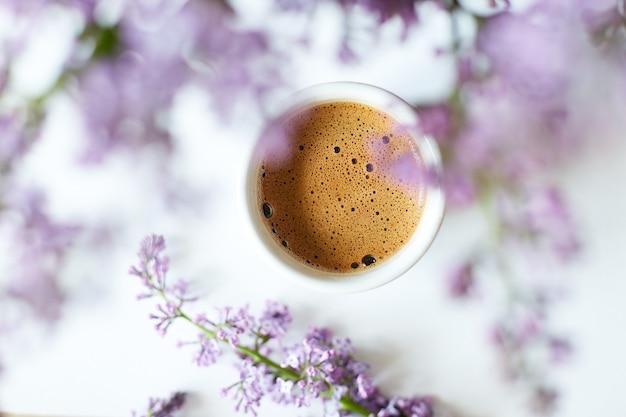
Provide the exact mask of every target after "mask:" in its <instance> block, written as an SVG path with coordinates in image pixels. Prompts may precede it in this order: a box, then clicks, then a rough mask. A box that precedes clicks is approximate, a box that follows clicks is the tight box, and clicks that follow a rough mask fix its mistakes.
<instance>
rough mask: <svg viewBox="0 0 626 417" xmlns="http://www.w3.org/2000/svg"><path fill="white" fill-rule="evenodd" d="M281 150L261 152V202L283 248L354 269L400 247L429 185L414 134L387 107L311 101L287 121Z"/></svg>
mask: <svg viewBox="0 0 626 417" xmlns="http://www.w3.org/2000/svg"><path fill="white" fill-rule="evenodd" d="M280 128H281V132H284V134H285V138H286V139H285V141H284V143H282V144H281V147H282V150H281V152H269V151H268V153H267V154H266V155H263V156H262V159H261V161H262V162H261V163H260V165H259V172H258V183H257V201H258V207H259V210H260V212H261V215H262V218H263V220H264V223H265V226H266V229H267V232H268V233H269V234H270V235H271V236H272V238H273V239H274V240H275V242H276V244H277V245H278V246H279V247H280V248H282V250H284V251H286V252H287V253H289V254H290V255H291V256H292V257H293V258H295V259H297V260H298V261H299V262H302V263H303V264H307V265H309V266H311V267H313V268H317V269H320V270H323V271H329V272H338V273H354V272H359V271H363V270H364V269H368V268H372V267H375V266H376V265H379V264H380V263H382V262H385V261H386V260H387V259H389V258H390V257H391V256H393V255H394V254H395V253H396V252H398V251H399V250H400V249H401V248H402V247H403V246H404V245H405V244H406V243H407V242H408V241H409V239H410V238H411V236H412V235H413V233H414V232H415V230H416V228H417V226H418V224H419V222H420V219H421V216H422V210H423V204H424V199H425V193H424V191H423V187H422V186H421V185H420V182H419V181H418V177H419V173H420V172H421V166H422V163H421V158H420V155H419V152H418V150H417V148H416V145H415V142H414V139H413V138H412V137H411V135H410V134H409V133H408V132H406V130H404V129H402V127H401V126H400V125H399V124H398V123H397V122H396V121H395V120H394V119H393V118H392V117H391V116H390V115H388V114H387V113H384V112H382V111H380V110H378V109H376V108H373V107H370V106H367V105H364V104H360V103H354V102H330V103H323V104H318V105H315V106H312V107H310V108H307V109H305V110H302V111H300V112H298V113H296V114H293V115H291V116H290V117H288V118H286V119H285V120H284V121H283V122H281V126H280Z"/></svg>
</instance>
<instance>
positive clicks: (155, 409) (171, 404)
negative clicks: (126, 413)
mask: <svg viewBox="0 0 626 417" xmlns="http://www.w3.org/2000/svg"><path fill="white" fill-rule="evenodd" d="M186 399H187V393H185V392H175V393H173V394H172V395H171V396H170V397H169V398H150V400H149V401H148V410H147V411H146V412H145V414H142V415H141V417H175V416H176V415H178V411H180V410H181V409H182V408H183V406H184V405H185V401H186ZM135 415H136V413H133V416H135Z"/></svg>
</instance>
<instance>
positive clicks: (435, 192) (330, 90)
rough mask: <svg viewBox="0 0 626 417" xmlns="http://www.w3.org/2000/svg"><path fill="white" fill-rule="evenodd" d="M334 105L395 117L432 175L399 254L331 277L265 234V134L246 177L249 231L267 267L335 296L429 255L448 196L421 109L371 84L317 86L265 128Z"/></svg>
mask: <svg viewBox="0 0 626 417" xmlns="http://www.w3.org/2000/svg"><path fill="white" fill-rule="evenodd" d="M333 101H350V102H358V103H361V104H366V105H369V106H372V107H375V108H377V109H379V110H381V111H383V112H385V113H388V114H389V115H390V116H392V117H394V118H395V119H396V120H398V121H399V122H400V123H402V124H404V127H405V128H407V129H408V131H409V133H410V134H411V136H412V137H413V138H414V140H415V143H416V145H417V147H418V149H419V152H420V156H421V158H422V160H423V162H424V166H425V168H426V169H427V170H429V172H431V173H433V174H434V175H433V180H434V181H432V182H430V183H429V184H428V185H427V186H426V197H425V202H424V207H423V211H422V218H421V220H420V222H419V224H418V226H417V228H416V230H415V232H414V233H413V235H412V236H411V239H410V240H409V242H407V243H406V244H405V245H404V246H403V247H402V248H401V249H400V250H399V251H398V252H397V253H395V254H394V255H393V256H392V257H390V258H389V259H387V260H386V261H385V262H384V263H382V264H380V265H377V266H376V267H375V268H372V269H366V270H363V271H359V272H351V273H332V272H326V271H321V270H318V269H315V268H312V267H308V266H306V265H304V264H302V263H300V262H298V261H296V260H295V259H294V258H292V257H291V256H289V255H288V254H286V253H285V252H284V251H283V250H282V249H281V248H279V247H278V245H276V243H275V242H274V241H273V239H272V238H271V237H270V236H269V235H268V233H267V231H266V230H264V226H263V224H262V220H261V215H260V211H259V209H258V207H257V205H258V200H257V196H256V185H257V181H258V178H257V175H258V168H259V164H260V160H259V158H258V157H257V156H258V148H259V146H260V139H261V137H262V136H263V135H262V134H260V135H259V137H258V138H257V139H256V140H255V144H254V146H253V147H252V148H251V150H250V155H248V158H247V164H246V169H245V177H244V187H243V188H244V196H243V197H244V208H245V212H246V213H245V216H244V217H245V218H246V223H247V227H248V229H249V230H250V231H251V235H253V236H251V238H252V240H253V241H254V243H255V247H256V249H257V250H258V251H260V252H261V253H262V254H263V255H264V258H265V259H266V261H267V263H268V264H270V266H271V267H272V269H273V270H275V271H277V272H278V273H279V274H280V275H281V276H284V277H286V278H287V279H290V280H291V281H293V282H297V283H299V284H302V285H304V286H305V287H308V288H310V289H313V290H317V291H321V292H330V293H353V292H361V291H366V290H370V289H374V288H377V287H380V286H382V285H385V284H387V283H389V282H391V281H393V280H395V279H397V278H398V277H400V276H401V275H403V274H404V273H405V272H406V271H408V270H409V269H411V268H412V267H413V266H414V265H415V264H416V263H417V262H418V261H419V260H420V259H421V258H422V257H423V256H424V254H425V253H426V252H427V251H428V249H429V248H430V246H431V244H432V242H433V241H434V239H435V237H436V235H437V233H438V231H439V228H440V226H441V223H442V221H443V217H444V213H445V195H444V192H443V190H442V187H441V185H440V184H441V176H442V166H441V156H440V153H439V148H438V146H437V143H436V142H435V141H434V139H433V138H432V137H431V136H428V135H425V134H423V133H422V132H419V130H418V127H417V126H418V122H419V116H418V113H417V111H416V110H415V109H414V108H413V107H412V106H411V105H410V104H408V103H407V102H406V101H404V100H403V99H402V98H400V97H399V96H397V95H395V94H393V93H391V92H389V91H388V90H385V89H383V88H380V87H377V86H373V85H370V84H365V83H359V82H352V81H335V82H328V83H323V84H316V85H312V86H310V87H307V88H304V89H302V90H299V91H297V92H295V93H293V94H292V95H290V96H289V97H287V98H286V99H284V100H283V101H281V102H279V103H277V105H276V106H275V107H274V108H273V109H271V111H270V112H269V117H268V118H267V120H266V123H265V127H268V126H271V125H272V124H273V123H276V122H277V121H279V120H280V118H282V117H285V116H286V115H288V114H293V113H294V112H298V111H299V110H301V109H303V108H306V107H310V106H313V105H316V104H320V103H324V102H333Z"/></svg>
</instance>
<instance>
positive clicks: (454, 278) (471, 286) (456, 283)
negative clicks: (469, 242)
mask: <svg viewBox="0 0 626 417" xmlns="http://www.w3.org/2000/svg"><path fill="white" fill-rule="evenodd" d="M447 281H448V292H449V294H450V295H451V296H452V297H454V298H464V297H469V296H471V295H473V294H475V292H476V277H475V275H474V262H473V260H467V261H465V262H463V263H461V264H460V265H457V266H455V267H454V268H452V269H451V270H450V271H449V273H448V278H447Z"/></svg>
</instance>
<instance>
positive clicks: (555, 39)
mask: <svg viewBox="0 0 626 417" xmlns="http://www.w3.org/2000/svg"><path fill="white" fill-rule="evenodd" d="M568 12H569V8H568V7H567V6H566V5H564V4H563V3H562V2H559V1H555V0H545V1H542V2H539V3H537V4H535V5H533V6H531V8H530V9H529V10H528V11H526V12H524V13H519V14H513V13H501V14H499V15H497V16H494V17H492V18H491V19H489V20H488V21H487V23H486V25H485V27H484V28H483V29H482V30H481V31H480V34H479V38H478V48H479V49H480V50H481V51H482V52H483V53H485V54H486V55H487V57H488V58H489V61H490V64H491V66H492V70H493V73H494V74H495V75H496V76H497V77H498V78H500V79H502V80H504V81H505V82H506V83H507V84H508V85H510V86H511V87H513V88H514V89H515V90H516V91H517V92H519V93H521V94H524V95H525V96H527V97H530V98H532V99H535V100H549V99H551V98H552V97H554V96H555V95H559V94H562V93H563V91H564V89H565V87H567V86H568V83H569V82H570V74H571V69H572V66H571V63H572V62H574V61H575V59H576V54H577V51H576V49H575V45H576V43H575V42H574V41H573V39H572V38H573V36H572V26H571V20H570V16H569V13H568Z"/></svg>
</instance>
